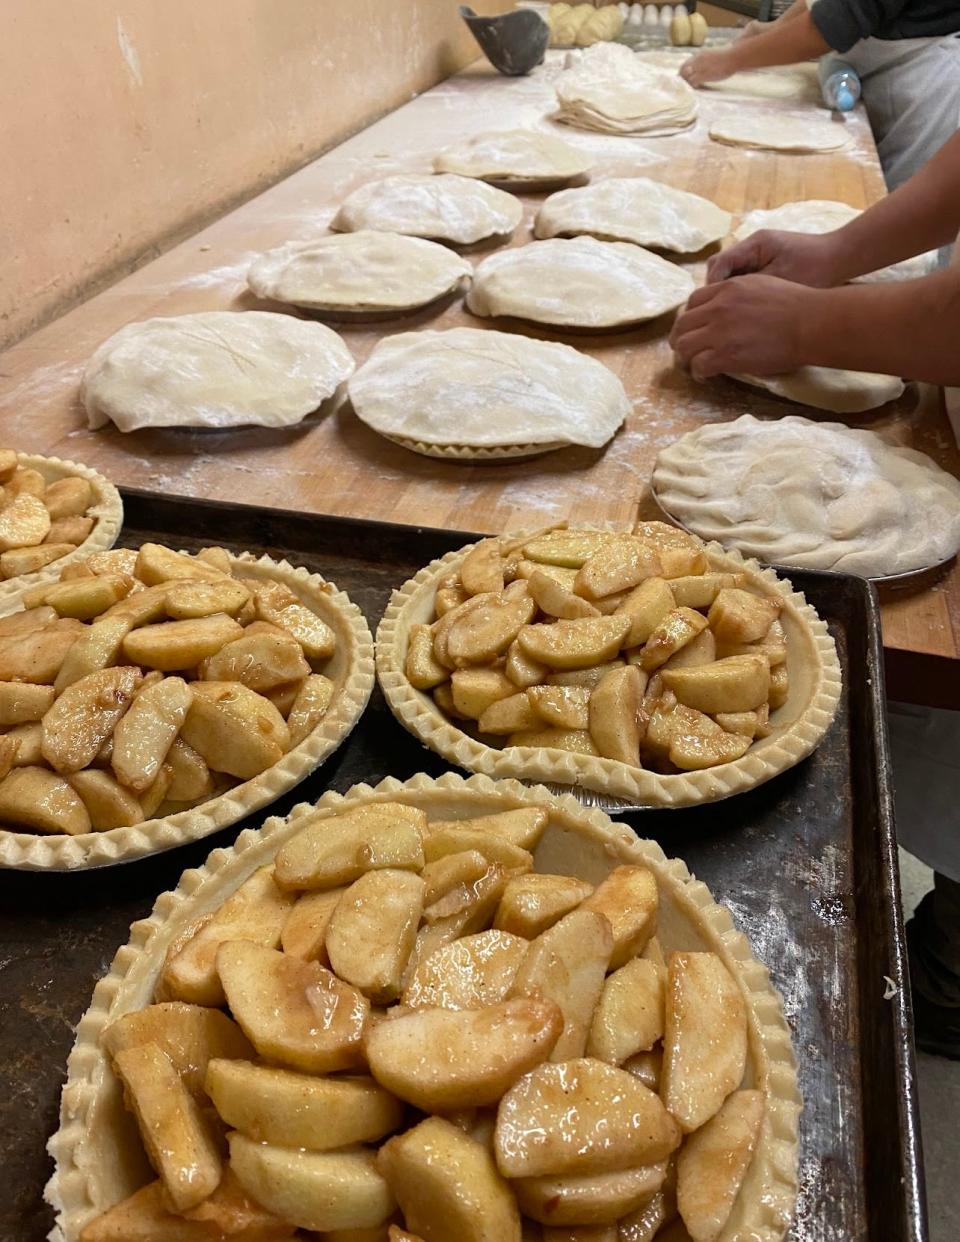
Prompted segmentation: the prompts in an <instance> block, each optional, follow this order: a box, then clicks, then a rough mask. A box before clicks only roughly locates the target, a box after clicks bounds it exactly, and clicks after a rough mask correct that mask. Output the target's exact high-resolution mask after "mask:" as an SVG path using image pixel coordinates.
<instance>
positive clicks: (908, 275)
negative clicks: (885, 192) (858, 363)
mask: <svg viewBox="0 0 960 1242" xmlns="http://www.w3.org/2000/svg"><path fill="white" fill-rule="evenodd" d="M860 214H861V213H860V211H859V210H858V209H857V208H856V207H851V206H849V204H847V203H836V202H833V201H832V200H831V199H822V198H811V199H805V200H800V201H798V202H794V203H783V204H782V205H781V206H780V207H772V208H771V209H770V210H769V211H764V210H762V209H758V210H757V211H751V212H748V213H747V215H745V216H744V217H743V219H742V220H741V221H740V223H739V224H738V225H737V228H736V231H735V232H734V234H733V239H734V241H743V240H744V238H746V237H749V236H750V235H751V233H756V232H759V230H760V229H785V230H787V231H788V232H792V233H831V232H833V230H834V229H839V228H843V226H844V225H845V224H849V223H850V221H851V220H856V218H857V216H859V215H860ZM936 265H937V252H936V251H935V250H931V251H929V252H928V253H927V254H919V255H917V256H916V257H915V258H913V259H904V260H903V262H902V263H893V264H891V266H890V267H882V268H880V270H879V271H876V272H868V273H867V274H866V275H865V276H858V277H857V283H858V284H861V283H862V284H866V283H870V284H872V283H875V282H876V281H884V280H916V279H918V278H919V277H921V276H928V275H929V274H930V273H931V272H932V271H933V270H934V268H935V267H936Z"/></svg>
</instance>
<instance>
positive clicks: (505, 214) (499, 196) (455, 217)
mask: <svg viewBox="0 0 960 1242" xmlns="http://www.w3.org/2000/svg"><path fill="white" fill-rule="evenodd" d="M522 216H523V206H522V204H521V203H520V200H519V199H518V198H514V196H513V195H512V194H507V193H506V192H505V191H504V190H498V189H495V188H494V186H492V185H487V184H486V183H485V182H483V181H477V180H476V179H475V178H473V177H457V176H454V175H453V174H452V173H440V174H438V175H436V176H431V175H430V174H429V173H425V174H422V175H421V174H410V175H408V176H397V177H385V178H384V179H383V180H382V181H369V182H367V184H366V185H362V186H360V188H359V189H357V190H354V192H353V193H352V194H351V195H350V196H349V197H348V198H347V199H345V200H344V202H343V203H342V205H341V207H340V210H339V211H338V212H337V214H336V215H335V216H334V218H333V222H332V223H331V226H330V227H331V228H333V229H337V230H339V231H340V232H343V233H352V232H356V231H357V230H358V229H376V230H378V231H379V232H386V233H406V234H408V235H410V236H412V237H427V238H434V239H435V240H437V241H445V242H452V243H453V244H454V245H460V246H469V245H473V243H474V242H479V241H485V240H486V239H487V238H489V237H505V236H508V235H509V234H510V233H512V232H513V230H514V229H515V228H516V227H517V225H518V224H519V223H520V220H521V218H522Z"/></svg>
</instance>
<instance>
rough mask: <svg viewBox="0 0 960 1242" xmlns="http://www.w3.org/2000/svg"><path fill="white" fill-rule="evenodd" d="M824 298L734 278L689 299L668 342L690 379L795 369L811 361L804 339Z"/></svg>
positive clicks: (778, 283)
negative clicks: (817, 305) (819, 303)
mask: <svg viewBox="0 0 960 1242" xmlns="http://www.w3.org/2000/svg"><path fill="white" fill-rule="evenodd" d="M822 297H823V295H822V294H820V293H818V292H817V291H815V290H813V289H808V288H805V287H804V286H803V285H796V284H793V283H792V282H790V281H787V280H777V279H776V278H774V277H772V276H735V277H733V278H732V279H730V280H725V281H723V282H722V283H720V284H715V285H707V286H705V287H704V288H703V289H697V290H696V292H695V293H693V294H692V295H691V297H690V301H689V302H688V303H687V306H686V310H684V312H683V313H682V314H681V315H680V316H679V317H678V318H677V321H676V323H675V324H674V327H673V331H672V332H671V333H670V344H671V346H672V348H673V351H674V353H675V354H676V357H677V361H678V362H679V363H680V365H681V366H682V367H684V368H686V369H687V370H689V371H690V373H691V375H693V377H694V379H709V377H710V376H712V375H729V374H748V375H778V374H780V373H782V372H784V371H793V370H796V368H797V367H799V366H802V365H804V363H807V362H809V361H810V358H809V357H808V353H809V349H808V344H807V338H808V335H809V332H810V329H811V326H815V325H816V323H817V319H818V315H817V308H816V306H815V305H814V304H815V303H816V302H817V301H818V300H819V299H820V298H822Z"/></svg>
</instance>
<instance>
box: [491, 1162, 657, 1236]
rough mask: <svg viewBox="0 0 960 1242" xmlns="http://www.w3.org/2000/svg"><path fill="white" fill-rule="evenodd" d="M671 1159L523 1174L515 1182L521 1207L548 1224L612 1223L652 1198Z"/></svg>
mask: <svg viewBox="0 0 960 1242" xmlns="http://www.w3.org/2000/svg"><path fill="white" fill-rule="evenodd" d="M666 1175H667V1163H666V1161H661V1163H659V1164H646V1165H640V1166H639V1168H636V1169H621V1170H618V1171H617V1172H614V1173H588V1174H585V1175H584V1176H582V1177H521V1178H518V1179H517V1180H516V1181H514V1182H511V1186H512V1187H513V1192H514V1194H515V1195H516V1196H517V1202H518V1203H519V1205H520V1210H521V1211H522V1212H523V1214H524V1215H525V1216H529V1217H531V1218H532V1219H533V1220H538V1221H540V1222H541V1224H544V1225H609V1224H612V1223H613V1222H614V1221H617V1220H619V1219H620V1217H621V1216H626V1214H627V1213H628V1212H632V1211H634V1209H635V1208H638V1207H639V1206H640V1205H641V1204H642V1203H645V1202H646V1201H647V1200H648V1199H650V1198H652V1197H653V1195H655V1194H656V1193H657V1191H658V1190H659V1189H660V1187H661V1186H662V1185H663V1180H664V1178H665V1177H666Z"/></svg>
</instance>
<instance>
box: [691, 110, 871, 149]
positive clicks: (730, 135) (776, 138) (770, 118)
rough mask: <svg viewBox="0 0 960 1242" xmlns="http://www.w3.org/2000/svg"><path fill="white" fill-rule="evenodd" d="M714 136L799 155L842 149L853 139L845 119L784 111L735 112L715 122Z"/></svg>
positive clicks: (735, 144)
mask: <svg viewBox="0 0 960 1242" xmlns="http://www.w3.org/2000/svg"><path fill="white" fill-rule="evenodd" d="M710 137H711V138H712V139H713V140H714V141H715V142H722V143H726V144H727V145H728V146H732V147H752V148H754V149H755V150H760V151H786V152H789V153H793V154H795V155H805V154H810V153H814V152H817V151H839V150H840V149H841V147H845V146H847V145H848V144H849V142H850V138H849V135H848V134H847V131H846V126H845V124H844V122H842V121H826V120H820V119H815V120H811V119H810V118H809V117H803V116H788V115H785V114H784V113H782V112H770V113H766V112H763V113H757V112H731V113H730V114H729V116H724V117H721V118H720V119H719V120H716V121H714V122H713V124H712V125H711V126H710Z"/></svg>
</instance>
